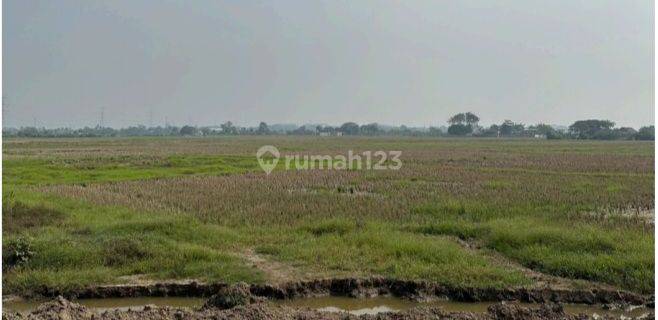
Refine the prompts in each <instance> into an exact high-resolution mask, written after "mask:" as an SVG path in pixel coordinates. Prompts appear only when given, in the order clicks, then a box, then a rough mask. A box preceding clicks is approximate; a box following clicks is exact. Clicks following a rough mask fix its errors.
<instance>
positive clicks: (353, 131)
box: [340, 122, 359, 135]
mask: <svg viewBox="0 0 658 320" xmlns="http://www.w3.org/2000/svg"><path fill="white" fill-rule="evenodd" d="M340 131H341V132H342V133H343V134H346V135H357V134H359V125H358V124H356V123H354V122H345V123H343V125H342V126H340Z"/></svg>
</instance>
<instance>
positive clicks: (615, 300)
mask: <svg viewBox="0 0 658 320" xmlns="http://www.w3.org/2000/svg"><path fill="white" fill-rule="evenodd" d="M49 293H51V294H52V293H54V292H49ZM328 294H331V295H341V296H349V297H372V296H377V295H384V294H388V295H395V296H399V297H405V298H410V299H417V300H422V299H427V298H431V297H448V298H451V299H454V300H459V301H510V300H515V301H520V302H537V303H541V305H540V306H539V307H525V306H521V305H519V304H516V303H497V304H494V305H492V306H490V307H489V308H488V310H487V312H486V313H473V312H446V311H444V310H442V309H441V308H440V307H435V306H421V307H417V308H413V309H410V310H407V311H403V312H398V313H380V314H377V315H361V316H356V315H352V314H348V313H330V312H321V311H317V310H311V309H308V308H291V307H287V306H281V305H274V304H271V303H268V300H271V299H291V298H299V297H309V296H321V295H328ZM68 296H69V297H77V298H109V297H137V296H206V297H209V299H208V300H207V302H206V303H205V304H204V306H203V307H202V308H201V309H199V310H191V309H188V308H171V307H157V306H147V307H145V308H137V309H135V310H109V311H98V310H96V309H88V308H86V307H84V306H81V305H79V304H77V303H73V302H70V301H69V300H67V299H66V298H64V297H62V296H59V297H57V298H56V299H54V300H52V301H50V302H47V303H44V304H42V305H40V306H39V307H38V308H37V309H36V310H34V311H32V312H30V313H23V314H19V313H13V314H12V313H7V314H3V319H112V320H113V319H144V320H151V319H236V320H239V319H274V320H276V319H309V320H312V319H474V320H478V319H588V316H587V315H569V314H566V313H565V312H564V310H563V307H562V306H561V304H560V303H587V304H594V303H603V304H617V305H620V306H621V305H646V306H650V307H653V298H652V297H644V296H640V295H636V294H633V293H629V292H623V291H605V290H550V289H544V290H540V289H532V290H531V289H500V290H499V289H488V290H485V289H468V288H466V289H465V288H461V289H458V288H446V287H444V286H440V285H437V284H432V283H428V282H422V281H421V282H417V281H402V280H392V279H385V278H369V279H354V278H346V279H325V280H314V281H303V282H291V283H287V284H279V285H256V284H252V285H249V284H246V283H238V284H235V285H231V286H229V285H226V284H199V283H196V282H191V283H171V284H155V285H143V286H105V287H95V288H89V289H86V290H81V291H76V292H69V293H68ZM603 318H604V319H605V317H603ZM644 318H645V319H653V318H654V315H653V313H649V314H647V315H646V316H644ZM599 319H601V317H599Z"/></svg>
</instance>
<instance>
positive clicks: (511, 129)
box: [2, 112, 655, 140]
mask: <svg viewBox="0 0 658 320" xmlns="http://www.w3.org/2000/svg"><path fill="white" fill-rule="evenodd" d="M479 122H480V118H479V117H478V116H477V115H475V114H473V113H471V112H466V113H458V114H456V115H454V116H452V117H450V118H449V119H448V121H447V124H448V126H447V127H445V126H441V127H433V126H431V127H429V128H426V127H407V126H405V125H401V126H385V125H379V124H377V123H369V124H362V125H359V124H357V123H355V122H346V123H343V124H342V125H340V126H335V127H334V126H328V125H302V126H296V125H291V124H288V125H283V124H275V125H272V126H270V125H268V124H267V123H265V122H261V123H260V124H259V125H258V126H257V127H241V126H236V125H234V124H233V123H232V122H230V121H227V122H225V123H223V124H221V125H219V126H202V127H197V126H191V125H184V126H182V127H177V126H170V125H167V126H157V127H146V126H143V125H139V126H131V127H127V128H121V129H114V128H109V127H101V126H96V127H85V128H80V129H71V128H56V129H48V128H43V127H42V128H37V127H21V128H3V132H2V134H3V136H4V137H34V138H36V137H131V136H142V137H148V136H154V137H155V136H162V137H165V136H222V135H272V134H279V135H281V134H287V135H320V136H343V135H345V136H383V135H386V136H431V137H441V136H472V137H521V138H522V137H526V138H542V139H594V140H654V131H655V130H654V126H646V127H641V128H640V129H639V130H635V129H634V128H630V127H620V128H615V123H614V122H612V121H609V120H594V119H590V120H579V121H576V122H574V123H573V124H572V125H571V126H569V127H556V126H551V125H547V124H542V123H540V124H536V125H529V126H526V125H524V124H523V123H516V122H512V121H511V120H505V121H503V122H502V123H500V124H492V125H490V126H489V127H483V126H480V125H479Z"/></svg>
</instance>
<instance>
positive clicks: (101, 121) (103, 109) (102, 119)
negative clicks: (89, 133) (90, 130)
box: [98, 107, 105, 128]
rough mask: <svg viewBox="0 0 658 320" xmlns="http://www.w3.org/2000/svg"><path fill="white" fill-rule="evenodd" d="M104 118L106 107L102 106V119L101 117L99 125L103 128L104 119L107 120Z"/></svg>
mask: <svg viewBox="0 0 658 320" xmlns="http://www.w3.org/2000/svg"><path fill="white" fill-rule="evenodd" d="M104 118H105V107H101V119H100V123H99V124H98V126H99V127H101V128H102V127H103V125H104V121H105V119H104Z"/></svg>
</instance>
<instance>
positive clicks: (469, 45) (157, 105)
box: [3, 0, 654, 127]
mask: <svg viewBox="0 0 658 320" xmlns="http://www.w3.org/2000/svg"><path fill="white" fill-rule="evenodd" d="M3 12H4V14H3V20H4V23H3V57H4V59H3V68H4V75H3V80H4V81H3V95H4V96H5V103H6V105H7V106H8V111H7V112H6V113H5V114H6V118H7V119H6V120H5V123H6V124H7V125H10V126H23V125H32V124H33V122H34V120H35V119H34V118H35V117H36V121H37V124H38V125H39V126H49V127H54V126H73V127H79V126H85V125H90V126H93V125H96V124H98V122H99V118H100V113H101V109H102V108H104V110H105V111H104V117H105V124H106V125H110V126H127V125H134V124H140V123H141V124H147V125H148V124H149V122H150V119H151V117H150V116H149V115H150V114H152V122H153V124H162V123H164V121H165V118H167V119H168V120H169V122H170V123H173V124H179V125H180V124H184V123H188V122H191V123H192V124H195V125H208V124H219V123H222V122H225V121H227V120H231V121H233V122H235V123H238V124H241V125H254V124H257V123H258V121H261V120H262V121H266V122H268V123H299V124H301V123H328V124H340V123H342V122H345V121H356V122H359V123H364V122H378V123H384V124H393V125H399V124H407V125H417V126H428V125H444V124H445V121H446V120H447V118H448V117H449V116H450V115H451V114H453V113H456V112H460V111H472V112H475V113H476V114H478V115H480V117H481V118H482V122H483V123H484V124H490V123H494V122H495V123H499V122H502V121H503V120H504V119H511V120H513V121H519V122H523V123H526V124H532V123H537V122H545V123H552V124H567V125H568V124H570V123H571V122H573V120H575V119H585V118H607V119H611V120H613V121H616V122H617V123H618V124H619V125H630V126H635V127H637V126H639V125H645V124H653V122H654V102H653V100H654V85H653V83H654V76H653V71H654V67H653V65H654V61H653V59H654V53H653V50H654V49H653V42H654V36H653V32H654V27H653V23H654V17H653V13H654V9H653V1H650V0H642V1H635V0H616V1H607V0H589V1H578V0H564V1H556V0H545V1H528V0H516V1H504V0H491V1H485V0H473V1H468V0H460V1H452V0H445V1H440V0H431V1H420V0H405V1H402V0H401V1H387V0H372V1H368V0H345V1H337V0H332V1H315V0H310V1H309V0H300V1H274V0H269V1H242V0H241V1H216V0H205V1H202V0H195V1H183V0H181V1H152V0H111V1H91V0H57V1H51V0H43V1H34V0H5V1H4V8H3Z"/></svg>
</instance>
